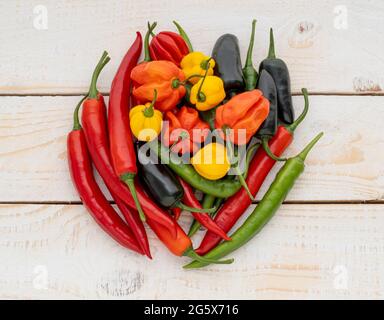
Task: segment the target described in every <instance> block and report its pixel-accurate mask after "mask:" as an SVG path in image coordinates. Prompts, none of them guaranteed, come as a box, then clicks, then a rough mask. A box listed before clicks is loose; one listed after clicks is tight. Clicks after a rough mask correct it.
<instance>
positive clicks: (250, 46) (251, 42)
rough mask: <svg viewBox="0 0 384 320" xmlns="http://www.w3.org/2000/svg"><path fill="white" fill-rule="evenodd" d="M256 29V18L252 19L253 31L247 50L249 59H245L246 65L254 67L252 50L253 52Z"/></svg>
mask: <svg viewBox="0 0 384 320" xmlns="http://www.w3.org/2000/svg"><path fill="white" fill-rule="evenodd" d="M255 29H256V20H255V19H254V20H252V32H251V39H250V40H249V46H248V51H247V59H246V60H245V67H252V66H253V62H252V52H253V44H254V42H255Z"/></svg>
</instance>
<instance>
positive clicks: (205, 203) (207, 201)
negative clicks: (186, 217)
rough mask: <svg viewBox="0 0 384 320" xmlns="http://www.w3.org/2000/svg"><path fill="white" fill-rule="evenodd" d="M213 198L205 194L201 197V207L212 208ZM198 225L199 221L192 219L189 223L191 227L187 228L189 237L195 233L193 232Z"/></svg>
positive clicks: (198, 227)
mask: <svg viewBox="0 0 384 320" xmlns="http://www.w3.org/2000/svg"><path fill="white" fill-rule="evenodd" d="M215 200H216V197H214V196H211V195H210V194H206V195H205V196H204V198H203V202H202V204H201V206H202V207H203V209H209V208H212V206H213V204H214V203H215ZM216 209H218V207H216ZM200 226H201V224H200V222H199V221H197V220H196V219H194V220H193V222H192V224H191V227H190V228H189V231H188V237H190V238H191V237H192V236H193V235H195V233H196V232H197V231H198V230H199V229H200Z"/></svg>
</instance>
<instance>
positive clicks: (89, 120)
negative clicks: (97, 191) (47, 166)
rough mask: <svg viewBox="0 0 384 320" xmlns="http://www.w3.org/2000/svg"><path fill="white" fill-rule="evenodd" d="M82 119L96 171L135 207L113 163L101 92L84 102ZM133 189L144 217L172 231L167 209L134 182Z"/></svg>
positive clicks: (109, 185) (121, 197) (173, 232)
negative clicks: (161, 206)
mask: <svg viewBox="0 0 384 320" xmlns="http://www.w3.org/2000/svg"><path fill="white" fill-rule="evenodd" d="M82 123H83V128H84V133H85V137H86V141H87V145H88V149H89V152H90V155H91V158H92V160H93V163H94V164H95V167H96V169H97V171H98V172H99V174H100V176H101V177H102V178H103V180H104V182H105V184H106V185H107V187H108V189H110V190H111V192H112V193H113V194H114V195H115V196H117V197H119V198H120V199H121V200H122V201H124V202H125V203H126V204H127V205H128V206H129V207H130V208H131V209H133V210H136V205H135V202H134V200H133V198H132V195H131V193H130V191H129V189H128V188H127V187H126V186H125V185H124V184H123V183H122V182H121V181H120V179H119V177H118V176H117V175H116V173H115V170H114V168H113V165H112V161H111V158H110V151H109V141H108V133H107V118H106V107H105V103H104V98H103V96H102V95H100V94H99V95H98V98H97V99H87V100H85V102H84V104H83V113H82ZM136 192H137V195H138V198H139V201H140V204H141V206H142V207H143V210H144V212H145V214H146V216H147V218H149V219H152V220H154V221H156V222H157V223H159V224H161V225H163V226H164V227H165V228H166V229H168V230H169V231H170V232H171V234H175V228H176V222H175V221H174V220H173V219H172V218H171V217H169V215H168V214H167V212H165V211H164V210H163V209H160V208H159V207H158V206H157V205H156V204H155V203H153V201H152V200H151V199H150V198H149V197H148V196H147V195H146V194H145V193H144V191H143V190H142V189H141V187H140V186H139V185H138V184H136Z"/></svg>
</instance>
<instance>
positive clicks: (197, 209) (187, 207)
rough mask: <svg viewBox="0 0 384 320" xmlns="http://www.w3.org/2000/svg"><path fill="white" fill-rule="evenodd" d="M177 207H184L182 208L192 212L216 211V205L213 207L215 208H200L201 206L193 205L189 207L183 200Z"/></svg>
mask: <svg viewBox="0 0 384 320" xmlns="http://www.w3.org/2000/svg"><path fill="white" fill-rule="evenodd" d="M176 207H178V208H180V209H182V210H185V211H190V212H197V213H213V212H215V211H216V209H217V208H216V207H213V208H207V209H199V208H193V207H189V206H187V205H185V204H184V203H182V202H178V203H177V204H176Z"/></svg>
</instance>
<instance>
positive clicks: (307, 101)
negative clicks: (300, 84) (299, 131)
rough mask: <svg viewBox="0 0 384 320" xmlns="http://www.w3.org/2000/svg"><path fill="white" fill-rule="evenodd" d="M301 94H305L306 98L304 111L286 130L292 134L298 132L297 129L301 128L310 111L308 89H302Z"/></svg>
mask: <svg viewBox="0 0 384 320" xmlns="http://www.w3.org/2000/svg"><path fill="white" fill-rule="evenodd" d="M301 92H302V93H303V96H304V110H303V112H302V113H301V114H300V116H299V117H298V118H297V119H296V120H295V121H294V122H293V123H292V124H290V125H289V126H287V127H286V129H287V130H288V131H290V132H293V131H295V130H296V128H297V127H298V126H299V124H300V123H302V122H303V120H304V119H305V117H306V115H307V113H308V109H309V100H308V91H307V89H306V88H302V89H301Z"/></svg>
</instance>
